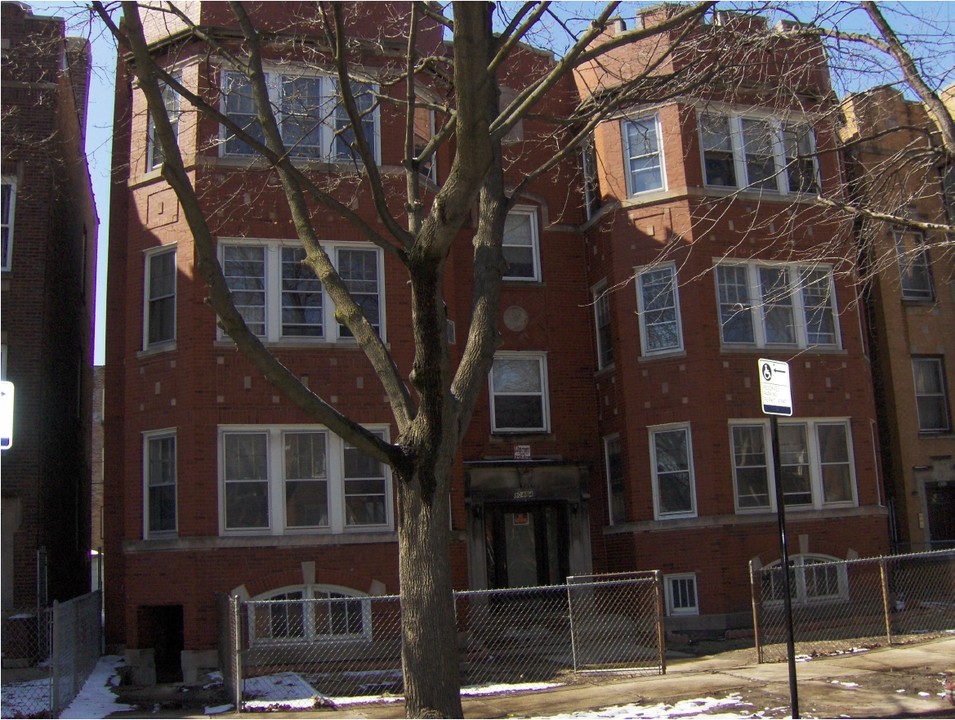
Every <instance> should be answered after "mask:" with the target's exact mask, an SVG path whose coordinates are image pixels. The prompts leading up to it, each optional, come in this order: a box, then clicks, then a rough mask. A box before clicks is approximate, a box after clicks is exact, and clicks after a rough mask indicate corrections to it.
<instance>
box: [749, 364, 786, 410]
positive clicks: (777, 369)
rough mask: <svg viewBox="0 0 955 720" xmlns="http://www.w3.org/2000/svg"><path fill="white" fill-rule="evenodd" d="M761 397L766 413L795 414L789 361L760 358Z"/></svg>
mask: <svg viewBox="0 0 955 720" xmlns="http://www.w3.org/2000/svg"><path fill="white" fill-rule="evenodd" d="M757 363H758V365H759V399H760V401H761V402H762V404H763V413H764V414H766V415H786V416H791V415H792V414H793V395H792V389H791V387H790V384H789V363H784V362H780V361H779V360H766V359H765V358H760V359H759V360H758V361H757Z"/></svg>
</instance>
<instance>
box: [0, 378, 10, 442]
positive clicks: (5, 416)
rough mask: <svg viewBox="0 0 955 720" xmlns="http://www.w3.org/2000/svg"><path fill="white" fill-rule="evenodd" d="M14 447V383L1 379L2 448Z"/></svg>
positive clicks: (0, 421)
mask: <svg viewBox="0 0 955 720" xmlns="http://www.w3.org/2000/svg"><path fill="white" fill-rule="evenodd" d="M11 447H13V383H12V382H9V381H7V380H3V381H0V450H9V449H10V448H11Z"/></svg>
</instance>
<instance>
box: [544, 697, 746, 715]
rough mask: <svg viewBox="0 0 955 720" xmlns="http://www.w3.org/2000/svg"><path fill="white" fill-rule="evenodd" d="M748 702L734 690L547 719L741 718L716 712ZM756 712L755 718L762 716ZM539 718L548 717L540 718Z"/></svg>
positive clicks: (619, 706)
mask: <svg viewBox="0 0 955 720" xmlns="http://www.w3.org/2000/svg"><path fill="white" fill-rule="evenodd" d="M742 705H748V703H744V702H743V701H742V696H740V695H739V694H737V693H733V694H732V695H729V696H727V697H725V698H722V699H720V700H717V699H715V698H711V697H706V698H697V699H694V700H681V701H680V702H678V703H674V704H673V705H670V704H668V703H658V704H656V705H636V704H632V705H618V706H615V707H607V708H603V709H602V710H599V711H596V712H594V711H581V712H574V713H570V714H567V715H552V716H550V717H548V718H546V720H580V719H581V718H593V717H600V718H610V719H612V720H658V719H660V718H697V717H700V716H701V715H706V720H739V718H740V717H741V715H740V714H739V713H728V712H713V711H714V710H719V709H720V708H729V707H740V706H742ZM760 715H761V714H757V715H756V716H755V717H759V716H760ZM537 720H545V719H544V718H538V719H537Z"/></svg>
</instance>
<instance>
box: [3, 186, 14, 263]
mask: <svg viewBox="0 0 955 720" xmlns="http://www.w3.org/2000/svg"><path fill="white" fill-rule="evenodd" d="M0 193H2V195H0V270H9V269H10V261H11V259H12V256H13V218H14V214H15V213H14V209H15V208H16V201H17V181H16V180H15V179H14V178H12V177H4V178H3V181H2V184H0Z"/></svg>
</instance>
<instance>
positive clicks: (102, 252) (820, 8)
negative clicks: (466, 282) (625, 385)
mask: <svg viewBox="0 0 955 720" xmlns="http://www.w3.org/2000/svg"><path fill="white" fill-rule="evenodd" d="M29 4H30V5H31V6H32V7H33V9H34V12H35V13H36V14H38V15H58V16H61V17H66V18H68V25H69V26H70V34H71V35H81V36H85V37H88V38H89V39H90V40H91V42H92V46H93V66H94V69H93V76H92V80H91V87H90V99H89V111H88V112H89V115H88V118H89V119H88V121H87V138H86V152H87V156H88V158H89V163H90V176H91V178H92V182H93V191H94V194H95V196H96V207H97V212H98V214H99V219H100V228H99V241H98V248H99V262H98V267H97V293H96V308H97V312H96V330H95V352H94V362H95V363H96V364H98V365H99V364H102V363H103V362H104V359H105V357H104V350H105V307H106V287H105V279H106V254H107V248H108V227H109V174H110V157H111V143H112V118H113V90H114V88H113V83H114V78H115V67H116V50H115V43H114V42H113V41H112V39H111V38H110V37H108V36H107V35H108V34H107V33H105V32H104V31H103V29H102V28H100V27H97V26H95V25H91V24H90V23H89V22H88V19H87V18H88V15H86V14H85V11H84V10H83V3H62V2H35V1H34V2H30V3H29ZM641 5H645V3H623V4H622V6H621V9H620V14H621V16H623V17H624V18H626V19H627V20H628V22H629V21H630V20H632V18H634V17H635V15H636V12H637V9H638V8H639V7H640V6H641ZM727 5H728V6H729V5H732V6H734V7H739V6H743V5H745V6H748V7H759V6H760V4H757V3H733V4H727ZM854 5H855V3H816V2H793V3H788V4H786V5H785V9H786V10H788V11H791V12H792V13H794V14H796V15H798V16H799V17H800V18H802V19H808V18H810V17H813V16H815V15H816V14H817V13H819V12H822V13H825V14H826V15H827V16H829V17H832V18H834V19H835V18H838V21H839V27H840V28H841V29H845V30H851V31H856V32H860V31H862V32H864V31H867V30H868V29H869V27H868V23H867V20H866V19H865V18H864V16H863V15H862V13H861V11H859V10H858V9H853V6H854ZM880 5H881V6H882V8H883V12H884V13H885V15H886V17H887V19H889V21H890V22H891V23H892V24H893V27H895V28H896V31H897V32H899V33H900V34H902V39H903V40H904V41H910V42H911V47H912V48H913V50H914V54H916V55H917V56H918V57H920V58H922V62H923V63H924V69H925V71H926V72H927V74H928V75H929V76H930V78H932V79H933V80H934V81H935V83H934V84H936V86H940V87H945V86H948V85H950V84H952V83H953V82H955V36H953V32H955V3H949V2H911V1H910V2H887V3H880ZM598 7H600V6H599V5H598V4H596V3H587V2H583V3H581V2H577V3H568V4H567V6H566V12H567V13H571V14H577V15H579V16H582V17H586V16H589V15H592V14H594V13H595V12H597V8H598ZM507 9H508V8H507V6H506V5H505V11H506V10H507ZM778 17H781V15H777V17H776V19H778ZM909 34H911V35H909ZM929 35H930V36H932V40H931V42H929V43H926V44H922V42H921V41H920V38H924V37H926V36H929ZM880 78H881V79H880ZM888 79H889V78H887V77H885V76H883V75H882V74H879V75H873V74H867V75H865V76H862V75H856V76H855V77H854V79H850V80H848V81H847V82H846V84H845V86H844V87H840V85H839V83H837V90H842V89H850V90H855V89H859V84H860V83H861V84H865V85H868V84H873V83H876V82H885V81H887V80H888Z"/></svg>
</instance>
